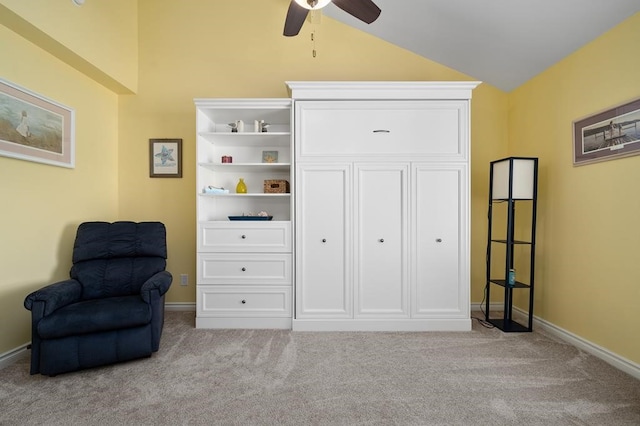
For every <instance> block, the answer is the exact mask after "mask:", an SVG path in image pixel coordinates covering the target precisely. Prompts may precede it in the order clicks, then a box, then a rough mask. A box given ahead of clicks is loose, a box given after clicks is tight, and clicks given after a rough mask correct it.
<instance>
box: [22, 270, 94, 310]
mask: <svg viewBox="0 0 640 426" xmlns="http://www.w3.org/2000/svg"><path fill="white" fill-rule="evenodd" d="M81 296H82V285H80V283H79V282H78V281H76V280H74V279H68V280H64V281H60V282H57V283H54V284H50V285H48V286H46V287H42V288H41V289H39V290H36V291H34V292H33V293H31V294H29V295H28V296H27V297H26V298H25V299H24V307H25V308H27V309H28V310H31V309H32V308H33V304H34V303H36V302H43V303H44V312H43V315H45V316H46V315H50V314H51V313H53V312H54V311H56V310H57V309H60V308H62V307H64V306H67V305H69V304H71V303H75V302H78V301H80V297H81Z"/></svg>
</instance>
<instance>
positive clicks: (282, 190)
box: [264, 179, 290, 194]
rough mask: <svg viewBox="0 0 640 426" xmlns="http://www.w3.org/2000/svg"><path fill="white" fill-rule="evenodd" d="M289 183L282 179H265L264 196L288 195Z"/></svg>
mask: <svg viewBox="0 0 640 426" xmlns="http://www.w3.org/2000/svg"><path fill="white" fill-rule="evenodd" d="M289 191H290V189H289V182H288V181H286V180H284V179H267V180H265V181H264V193H265V194H288V193H289Z"/></svg>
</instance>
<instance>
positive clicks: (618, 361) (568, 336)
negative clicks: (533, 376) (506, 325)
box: [471, 303, 640, 379]
mask: <svg viewBox="0 0 640 426" xmlns="http://www.w3.org/2000/svg"><path fill="white" fill-rule="evenodd" d="M482 308H483V309H484V304H482ZM489 308H490V309H491V311H502V310H503V309H504V304H502V303H492V304H491V305H490V306H489ZM471 310H472V311H480V303H472V304H471ZM513 315H514V319H515V317H518V321H524V322H521V323H522V324H526V321H527V317H528V315H529V314H528V312H527V311H525V310H522V309H520V308H517V307H515V306H514V307H513ZM483 319H484V318H483ZM533 328H534V330H535V329H540V330H543V331H545V332H547V333H549V334H551V335H553V336H555V337H557V338H559V339H560V340H564V341H565V342H567V343H569V344H570V345H573V346H575V347H577V348H579V349H582V350H583V351H585V352H587V353H589V354H591V355H593V356H595V357H596V358H600V359H601V360H603V361H604V362H606V363H607V364H610V365H612V366H614V367H615V368H617V369H618V370H621V371H624V372H625V373H627V374H629V375H631V376H633V377H635V378H636V379H640V364H636V363H635V362H633V361H631V360H628V359H626V358H623V357H621V356H620V355H617V354H615V353H613V352H611V351H610V350H608V349H605V348H603V347H602V346H598V345H596V344H595V343H592V342H590V341H588V340H586V339H583V338H582V337H580V336H577V335H575V334H573V333H571V332H570V331H567V330H565V329H563V328H561V327H558V326H557V325H555V324H552V323H550V322H549V321H546V320H544V319H542V318H538V317H537V316H535V315H534V316H533Z"/></svg>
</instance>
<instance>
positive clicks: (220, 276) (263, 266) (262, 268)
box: [198, 253, 292, 285]
mask: <svg viewBox="0 0 640 426" xmlns="http://www.w3.org/2000/svg"><path fill="white" fill-rule="evenodd" d="M291 270H292V266H291V254H286V253H250V254H239V253H229V254H225V253H211V254H209V253H203V254H198V284H223V285H224V284H255V285H291V274H292V272H291Z"/></svg>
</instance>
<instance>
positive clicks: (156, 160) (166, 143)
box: [149, 139, 182, 178]
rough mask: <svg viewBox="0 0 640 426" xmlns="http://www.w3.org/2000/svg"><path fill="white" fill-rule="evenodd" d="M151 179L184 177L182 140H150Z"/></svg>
mask: <svg viewBox="0 0 640 426" xmlns="http://www.w3.org/2000/svg"><path fill="white" fill-rule="evenodd" d="M149 177H168V178H181V177H182V139H149Z"/></svg>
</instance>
